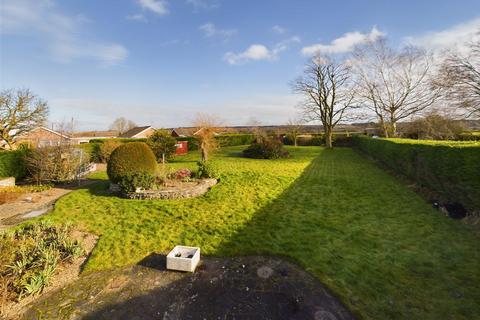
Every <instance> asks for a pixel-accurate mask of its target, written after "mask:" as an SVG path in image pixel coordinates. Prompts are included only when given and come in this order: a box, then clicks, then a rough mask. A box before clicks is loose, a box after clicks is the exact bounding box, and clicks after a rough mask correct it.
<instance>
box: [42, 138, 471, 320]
mask: <svg viewBox="0 0 480 320" xmlns="http://www.w3.org/2000/svg"><path fill="white" fill-rule="evenodd" d="M241 149H242V147H232V148H226V149H223V150H222V152H221V153H219V154H218V155H217V156H216V160H215V161H216V162H217V165H218V166H219V168H220V169H221V171H222V173H223V174H222V177H221V181H220V183H219V184H218V185H217V186H215V187H214V188H213V189H212V190H211V191H210V192H209V193H207V194H206V195H205V196H203V197H200V198H196V199H188V200H169V201H138V200H126V199H120V198H117V197H113V196H111V195H110V194H109V193H108V192H107V191H106V189H107V185H108V184H107V182H102V183H99V184H96V185H93V186H90V187H89V188H88V189H81V190H78V191H74V192H72V193H71V194H69V195H67V196H65V197H63V198H62V199H60V200H59V201H58V202H57V204H56V206H55V210H54V212H52V213H51V214H49V215H47V216H45V217H42V218H41V219H49V220H53V221H57V222H73V223H75V224H77V225H79V226H81V227H82V228H84V229H86V230H88V231H90V232H94V233H97V234H99V235H101V238H100V240H99V242H98V245H97V247H96V248H95V250H94V251H93V253H92V256H91V257H90V259H89V261H88V263H87V265H86V270H87V271H94V270H101V269H106V268H112V267H114V266H123V265H126V264H130V263H136V262H137V261H139V260H141V259H142V258H143V257H145V256H147V255H149V254H150V253H151V252H163V253H167V252H168V251H169V250H170V249H171V248H172V247H173V246H174V245H175V244H179V243H181V244H186V245H195V246H200V247H201V248H202V254H206V255H216V256H233V255H255V254H271V255H281V256H285V257H288V258H291V259H293V260H294V261H296V262H298V263H299V264H300V265H302V266H303V267H304V268H305V269H307V270H308V271H309V272H312V273H313V274H315V275H316V276H317V277H318V278H319V279H321V280H322V281H323V282H324V283H325V284H326V285H327V286H328V287H330V288H331V289H332V290H333V292H335V293H336V294H337V295H338V296H339V297H340V298H341V299H342V300H343V301H344V302H345V303H346V304H347V306H349V307H350V308H351V309H352V310H353V311H354V312H355V313H356V314H357V315H359V316H360V317H364V318H372V319H393V318H398V319H473V318H476V317H477V318H478V317H479V315H480V306H479V304H478V301H480V287H479V285H478V284H479V283H480V248H479V238H478V235H477V234H475V233H474V232H473V231H472V230H471V229H470V228H469V227H468V226H467V225H465V224H463V223H462V222H459V221H454V220H451V219H449V218H446V217H444V216H443V215H441V214H440V213H439V212H438V211H436V210H434V209H432V208H431V206H430V205H429V204H428V203H426V202H425V201H424V200H423V199H422V198H420V197H419V196H418V195H416V194H415V193H414V192H413V191H411V190H410V189H408V188H407V187H406V186H404V185H402V184H400V183H399V182H398V181H397V180H395V179H394V178H393V177H391V176H389V175H388V174H387V173H385V172H384V171H382V170H381V169H379V168H377V167H376V166H375V165H374V164H373V163H372V162H370V161H369V160H367V159H365V158H364V157H362V156H361V155H359V154H357V153H355V152H354V151H353V150H351V149H347V148H343V149H342V148H339V149H335V150H333V151H331V150H324V149H322V148H319V147H299V148H297V149H295V150H296V151H293V150H294V149H292V148H290V151H291V153H292V157H291V158H289V159H282V160H274V161H271V160H254V159H244V158H241V157H239V154H238V153H239V151H240V150H241ZM196 159H197V155H195V154H190V155H188V156H185V157H182V158H179V159H177V161H176V162H174V163H173V164H171V166H172V167H174V168H181V167H189V168H194V167H195V160H196ZM95 178H102V175H100V174H96V176H95ZM103 178H106V176H105V175H103Z"/></svg>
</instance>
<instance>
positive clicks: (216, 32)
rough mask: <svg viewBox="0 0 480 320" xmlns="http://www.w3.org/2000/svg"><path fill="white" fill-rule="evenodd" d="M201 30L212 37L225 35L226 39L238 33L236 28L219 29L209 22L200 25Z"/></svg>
mask: <svg viewBox="0 0 480 320" xmlns="http://www.w3.org/2000/svg"><path fill="white" fill-rule="evenodd" d="M198 29H199V30H200V31H202V32H203V34H204V35H205V37H208V38H212V37H216V36H219V37H223V38H225V39H229V38H230V37H232V36H234V35H235V34H237V30H236V29H218V28H217V27H216V26H215V25H214V24H213V23H211V22H208V23H205V24H203V25H201V26H200V27H198Z"/></svg>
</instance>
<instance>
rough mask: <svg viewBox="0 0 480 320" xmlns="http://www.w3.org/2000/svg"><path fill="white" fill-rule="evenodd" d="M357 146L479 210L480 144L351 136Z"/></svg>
mask: <svg viewBox="0 0 480 320" xmlns="http://www.w3.org/2000/svg"><path fill="white" fill-rule="evenodd" d="M353 141H354V145H355V147H356V148H358V149H359V150H361V151H362V152H364V153H367V154H368V155H370V156H371V157H373V158H375V159H378V160H379V161H380V162H382V163H383V164H385V165H386V166H388V167H390V168H391V169H393V170H395V171H397V172H398V173H400V174H403V175H406V176H407V177H409V178H410V179H412V180H414V181H416V182H417V183H418V184H419V185H420V186H422V187H425V188H427V189H429V190H431V191H433V192H435V194H436V195H438V196H439V197H440V199H439V200H441V201H443V202H451V203H453V202H458V203H461V204H463V206H465V207H466V208H467V209H468V210H469V211H470V212H477V213H480V166H479V164H478V159H480V143H478V142H455V141H429V140H411V139H373V138H368V137H365V136H355V137H354V138H353Z"/></svg>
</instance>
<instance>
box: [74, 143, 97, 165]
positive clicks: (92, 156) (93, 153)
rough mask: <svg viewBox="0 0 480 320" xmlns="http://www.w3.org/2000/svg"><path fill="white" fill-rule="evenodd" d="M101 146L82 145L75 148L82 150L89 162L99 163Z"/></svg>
mask: <svg viewBox="0 0 480 320" xmlns="http://www.w3.org/2000/svg"><path fill="white" fill-rule="evenodd" d="M101 145H102V144H100V143H82V144H79V145H78V146H76V147H77V148H79V149H81V150H83V151H84V152H85V154H87V155H88V158H89V160H90V162H94V163H100V162H102V155H101V150H100V146H101Z"/></svg>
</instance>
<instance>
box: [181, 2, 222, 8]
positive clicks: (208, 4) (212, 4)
mask: <svg viewBox="0 0 480 320" xmlns="http://www.w3.org/2000/svg"><path fill="white" fill-rule="evenodd" d="M186 3H187V4H189V5H192V6H193V7H194V8H195V9H196V10H198V9H215V8H218V7H219V6H220V3H219V2H218V1H217V0H186Z"/></svg>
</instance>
